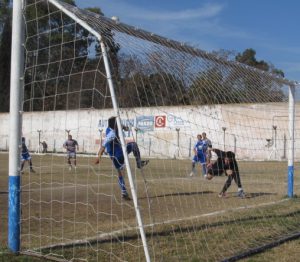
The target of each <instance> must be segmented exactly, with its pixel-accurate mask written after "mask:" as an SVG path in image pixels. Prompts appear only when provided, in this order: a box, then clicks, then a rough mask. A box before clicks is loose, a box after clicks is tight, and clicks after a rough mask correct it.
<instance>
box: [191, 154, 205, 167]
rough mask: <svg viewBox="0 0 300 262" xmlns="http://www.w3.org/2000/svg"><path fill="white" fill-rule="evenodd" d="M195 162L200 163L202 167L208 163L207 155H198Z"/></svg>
mask: <svg viewBox="0 0 300 262" xmlns="http://www.w3.org/2000/svg"><path fill="white" fill-rule="evenodd" d="M193 162H194V163H197V162H199V163H200V164H201V165H203V164H205V163H206V157H205V155H197V156H194V157H193Z"/></svg>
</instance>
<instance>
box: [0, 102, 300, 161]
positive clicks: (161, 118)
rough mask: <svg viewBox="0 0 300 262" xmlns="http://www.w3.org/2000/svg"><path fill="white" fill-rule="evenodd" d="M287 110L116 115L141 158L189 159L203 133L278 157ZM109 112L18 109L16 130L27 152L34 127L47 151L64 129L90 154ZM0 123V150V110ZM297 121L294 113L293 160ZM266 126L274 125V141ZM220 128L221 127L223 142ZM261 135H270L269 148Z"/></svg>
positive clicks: (262, 107) (4, 120)
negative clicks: (20, 113) (20, 124)
mask: <svg viewBox="0 0 300 262" xmlns="http://www.w3.org/2000/svg"><path fill="white" fill-rule="evenodd" d="M287 109H288V104H287V103H270V104H239V105H217V106H201V107H192V106H184V107H157V108H135V109H128V110H122V112H121V117H122V119H123V120H124V123H125V122H127V124H130V125H131V126H132V128H131V131H129V132H126V133H125V135H126V139H127V140H132V139H137V142H138V144H139V146H140V149H141V151H142V154H143V155H145V156H147V157H149V156H150V157H160V158H174V157H179V158H190V157H191V155H192V146H193V144H194V143H195V141H196V135H197V134H198V133H202V132H206V133H207V136H208V137H209V138H210V139H211V140H212V143H213V146H214V147H216V148H220V149H224V147H225V149H226V150H231V151H234V152H236V154H237V157H238V158H239V159H249V160H264V159H278V160H279V159H282V158H284V157H285V156H287V151H286V148H287V139H288V110H287ZM112 115H114V113H113V110H78V111H55V112H34V113H24V114H23V129H22V133H23V136H25V137H26V140H27V144H28V147H29V149H30V150H31V151H37V148H38V146H39V145H38V142H39V140H38V134H39V133H38V131H37V130H41V133H40V134H41V141H43V140H45V141H46V142H47V143H48V146H49V148H48V149H49V150H50V151H53V150H54V149H55V151H56V152H62V151H63V148H62V144H63V143H64V141H65V139H66V137H67V133H66V130H70V134H72V136H73V138H74V139H76V140H77V141H78V143H79V146H80V150H79V152H84V153H96V151H97V149H98V147H99V139H100V132H101V130H103V131H102V136H104V133H105V128H106V125H107V122H106V121H107V119H108V118H109V117H110V116H112ZM296 115H297V111H296ZM297 120H298V121H297ZM0 122H1V129H0V150H7V149H8V141H9V114H0ZM299 123H300V118H298V117H296V132H295V137H296V147H295V148H296V154H295V156H296V159H297V156H298V155H299V149H300V145H299V143H300V142H299V139H298V138H299V136H298V130H299V129H300V124H299ZM272 126H276V127H277V128H276V143H275V130H274V129H273V127H272ZM222 127H226V131H225V145H224V131H223V129H222ZM99 130H100V132H99ZM136 130H138V131H137V132H136ZM266 139H271V140H270V143H269V146H267V144H268V142H267V140H266ZM178 143H179V147H178Z"/></svg>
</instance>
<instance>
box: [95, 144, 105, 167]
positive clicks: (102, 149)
mask: <svg viewBox="0 0 300 262" xmlns="http://www.w3.org/2000/svg"><path fill="white" fill-rule="evenodd" d="M104 151H105V147H104V146H101V147H100V149H99V151H98V154H97V158H96V160H95V164H99V163H100V159H101V157H102V155H103V153H104Z"/></svg>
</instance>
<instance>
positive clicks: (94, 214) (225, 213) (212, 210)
mask: <svg viewBox="0 0 300 262" xmlns="http://www.w3.org/2000/svg"><path fill="white" fill-rule="evenodd" d="M93 161H94V159H93V158H90V157H79V159H78V169H77V172H76V173H75V172H73V171H72V172H69V170H68V167H67V165H66V164H65V162H66V159H65V158H64V157H62V156H55V155H45V156H38V155H35V156H34V157H33V163H34V166H35V170H36V173H34V174H33V173H29V172H28V170H26V172H25V174H24V175H22V221H21V222H22V250H29V251H30V250H34V251H35V252H38V253H40V254H44V255H49V254H51V255H53V256H56V257H59V258H65V259H74V258H77V259H79V258H81V259H87V260H89V261H97V260H98V261H119V260H126V261H144V251H143V246H142V241H141V239H140V235H139V230H138V228H137V222H136V216H135V210H134V206H133V202H132V201H130V202H127V201H123V200H122V199H121V198H120V191H119V188H118V185H117V178H116V173H115V170H114V169H113V168H112V166H111V161H110V160H109V159H103V160H102V161H101V163H100V165H99V166H95V165H94V164H93ZM132 166H133V167H134V163H133V162H132ZM286 166H287V164H286V163H285V162H272V161H268V162H240V171H241V178H242V183H243V187H244V189H245V191H246V193H247V194H246V198H245V199H240V198H238V197H236V195H235V193H236V189H237V188H236V185H235V184H233V185H232V186H231V188H230V190H229V191H228V198H226V199H220V198H218V197H217V194H218V192H219V191H220V190H221V188H222V186H223V183H224V181H225V179H226V178H225V177H224V176H221V177H215V178H214V179H213V180H211V181H207V180H204V179H203V178H202V177H201V176H200V175H199V176H197V177H194V178H190V177H188V176H187V175H188V173H189V171H190V161H186V160H154V159H151V161H150V164H149V165H148V166H147V167H146V168H145V169H144V171H143V173H144V178H145V179H146V180H144V179H143V176H142V175H141V173H140V171H139V170H137V169H135V168H133V175H134V180H135V183H136V184H135V185H136V188H137V194H138V203H139V206H140V211H141V215H142V219H143V222H144V225H145V231H146V235H147V244H148V246H149V252H150V256H151V258H152V259H153V260H154V261H156V260H159V261H204V260H205V261H220V260H222V259H224V258H226V257H230V256H233V255H236V254H239V253H241V252H244V251H247V250H249V249H251V248H255V247H258V246H261V245H264V244H267V243H270V242H272V241H274V240H276V239H280V238H281V237H283V236H285V235H289V234H292V233H294V232H298V231H299V222H298V221H300V208H299V202H300V199H299V198H295V199H293V200H288V199H286V198H285V196H286V175H285V174H286V170H287V167H286ZM0 170H1V176H0V192H2V193H1V202H0V208H1V209H0V210H4V212H3V213H1V214H0V221H1V224H0V225H1V237H0V240H1V246H2V247H3V248H6V241H7V240H6V235H7V228H6V224H7V214H6V210H7V194H6V193H5V192H6V191H7V175H6V174H7V173H8V170H7V155H6V154H0ZM296 170H297V169H296ZM199 174H200V170H199ZM126 183H127V187H129V185H128V179H127V178H126ZM298 183H299V179H298V177H297V176H295V193H297V191H298V189H299V187H298ZM2 232H3V233H2ZM111 232H114V233H113V234H112V233H111ZM79 240H80V241H84V240H88V241H86V242H83V243H81V245H74V244H73V243H74V242H76V241H79ZM60 243H70V245H69V246H59V244H60ZM53 245H58V246H56V247H53ZM50 246H52V247H50ZM42 247H44V248H42ZM47 247H48V248H47ZM291 253H292V252H291ZM267 254H269V252H267V253H265V254H262V255H261V256H262V258H263V257H269V256H271V255H267ZM291 256H292V255H290V254H287V255H286V257H287V258H289V259H290V258H291ZM281 257H282V256H280V258H281ZM2 258H6V256H5V255H3V254H1V255H0V259H2ZM13 258H15V259H23V258H22V256H18V257H13ZM254 258H255V259H258V260H257V261H260V260H259V259H260V256H255V257H253V259H254ZM24 259H26V257H25V258H24ZM273 260H274V261H276V259H273ZM16 261H26V260H16ZM30 261H33V260H30ZM37 261H39V260H37ZM249 261H250V260H249ZM253 261H255V260H253ZM261 261H264V260H261ZM286 261H287V260H286Z"/></svg>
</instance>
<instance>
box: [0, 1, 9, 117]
mask: <svg viewBox="0 0 300 262" xmlns="http://www.w3.org/2000/svg"><path fill="white" fill-rule="evenodd" d="M0 3H1V4H0V32H1V34H0V112H8V111H9V97H10V96H9V92H10V54H11V30H12V28H11V9H10V6H9V1H8V0H3V1H1V2H0Z"/></svg>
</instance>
